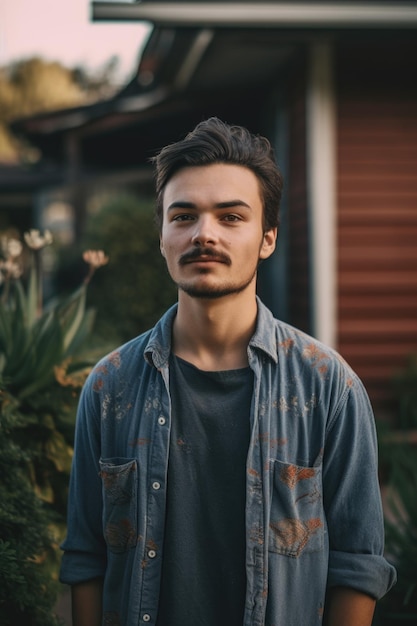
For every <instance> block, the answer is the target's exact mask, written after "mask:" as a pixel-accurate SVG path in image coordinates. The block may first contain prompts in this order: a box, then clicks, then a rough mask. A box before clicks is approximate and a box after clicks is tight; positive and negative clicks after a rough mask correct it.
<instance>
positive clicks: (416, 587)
mask: <svg viewBox="0 0 417 626" xmlns="http://www.w3.org/2000/svg"><path fill="white" fill-rule="evenodd" d="M389 493H390V494H391V495H390V498H389V502H388V506H389V516H388V515H387V517H386V521H385V526H386V550H387V553H388V554H389V555H390V558H391V560H392V562H393V563H394V565H395V567H396V568H397V574H398V580H397V584H396V585H395V587H394V588H393V589H392V590H391V591H390V593H389V594H388V596H387V597H386V598H385V599H384V600H383V602H382V603H381V608H382V611H381V613H382V624H397V623H399V622H401V623H402V622H403V621H404V622H407V623H410V624H411V623H413V624H415V623H417V498H416V493H417V455H416V452H415V449H413V448H412V447H411V446H401V449H398V450H397V454H396V457H395V462H394V463H393V466H392V474H391V479H390V483H389Z"/></svg>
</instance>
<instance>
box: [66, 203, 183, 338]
mask: <svg viewBox="0 0 417 626" xmlns="http://www.w3.org/2000/svg"><path fill="white" fill-rule="evenodd" d="M86 248H96V249H97V248H100V249H103V250H104V251H105V253H106V254H107V255H108V256H109V259H110V260H109V264H108V266H107V267H106V270H105V272H100V273H98V274H97V275H96V276H95V277H94V281H93V282H92V284H91V286H90V287H89V292H88V302H89V304H90V305H91V306H92V307H94V309H95V310H96V313H97V317H96V323H95V328H94V333H95V337H96V341H97V343H98V344H99V343H100V341H103V340H107V341H110V342H112V343H114V344H115V345H116V344H120V343H123V342H125V341H128V340H129V339H132V338H133V337H135V336H136V335H138V334H140V333H141V332H144V331H145V330H147V329H148V328H151V327H152V326H153V325H154V324H155V322H156V321H157V320H158V319H159V317H160V316H161V315H162V313H163V312H164V311H165V310H166V309H167V308H168V307H169V306H171V305H172V304H173V303H174V302H176V299H177V295H176V288H175V286H174V285H173V283H172V280H171V278H170V276H169V274H168V271H167V269H166V265H165V261H164V259H163V257H162V255H161V253H160V251H159V235H158V231H157V228H156V225H155V223H154V209H153V201H152V200H151V199H146V198H143V197H138V196H137V195H135V194H134V193H129V194H127V193H125V194H119V195H116V196H114V197H113V198H110V199H109V200H108V201H107V202H105V203H104V204H103V206H102V207H101V208H100V209H99V210H98V211H96V212H95V213H94V214H92V215H90V217H89V218H88V221H87V225H86V230H85V233H84V235H83V236H82V239H81V241H80V242H78V245H77V247H76V249H75V250H74V249H72V250H68V249H63V250H62V253H61V257H60V262H59V267H58V271H57V273H56V277H55V282H56V288H57V289H58V288H60V286H61V288H62V286H63V285H66V286H67V288H68V286H70V287H71V288H73V286H74V282H73V281H74V279H75V280H77V277H78V276H79V273H80V260H79V259H80V254H79V250H80V249H86Z"/></svg>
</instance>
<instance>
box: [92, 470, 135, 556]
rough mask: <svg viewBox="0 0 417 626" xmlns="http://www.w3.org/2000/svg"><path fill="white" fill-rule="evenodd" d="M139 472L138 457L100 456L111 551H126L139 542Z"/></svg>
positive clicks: (106, 523) (105, 516) (106, 534)
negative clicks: (112, 457) (104, 457)
mask: <svg viewBox="0 0 417 626" xmlns="http://www.w3.org/2000/svg"><path fill="white" fill-rule="evenodd" d="M137 474H138V470H137V462H136V460H135V459H132V460H131V459H119V458H114V459H100V476H101V480H102V485H103V531H104V537H105V539H106V543H107V546H108V548H109V550H110V551H111V552H116V553H122V552H125V551H126V550H127V549H128V548H131V547H134V546H135V545H136V543H137V485H138V476H137Z"/></svg>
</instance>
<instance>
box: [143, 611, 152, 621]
mask: <svg viewBox="0 0 417 626" xmlns="http://www.w3.org/2000/svg"><path fill="white" fill-rule="evenodd" d="M142 619H143V621H144V622H150V621H151V616H150V615H149V613H145V614H144V615H143V616H142Z"/></svg>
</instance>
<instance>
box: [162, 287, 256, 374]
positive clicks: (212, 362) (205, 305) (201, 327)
mask: <svg viewBox="0 0 417 626" xmlns="http://www.w3.org/2000/svg"><path fill="white" fill-rule="evenodd" d="M256 315H257V303H256V299H255V296H254V295H252V296H251V297H250V298H249V297H248V294H237V295H236V294H233V296H226V297H223V298H217V299H213V300H203V299H199V298H192V297H190V296H188V295H187V294H184V293H183V292H180V294H179V299H178V313H177V317H176V319H175V322H174V328H173V351H174V354H176V355H177V356H179V357H181V358H182V359H184V360H186V361H188V362H190V363H192V364H193V365H195V366H196V367H198V368H200V369H202V370H206V371H216V370H217V371H219V370H228V369H238V368H241V367H246V366H247V365H248V356H247V347H248V343H249V341H250V338H251V337H252V335H253V333H254V330H255V325H256Z"/></svg>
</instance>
